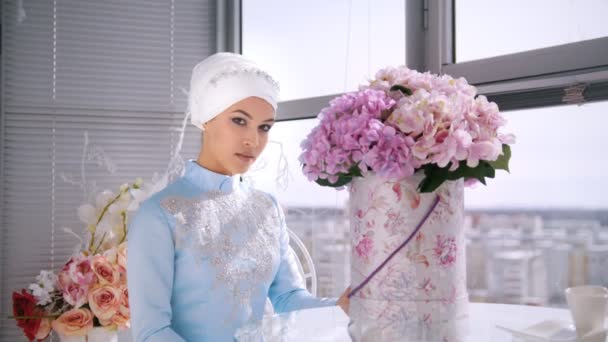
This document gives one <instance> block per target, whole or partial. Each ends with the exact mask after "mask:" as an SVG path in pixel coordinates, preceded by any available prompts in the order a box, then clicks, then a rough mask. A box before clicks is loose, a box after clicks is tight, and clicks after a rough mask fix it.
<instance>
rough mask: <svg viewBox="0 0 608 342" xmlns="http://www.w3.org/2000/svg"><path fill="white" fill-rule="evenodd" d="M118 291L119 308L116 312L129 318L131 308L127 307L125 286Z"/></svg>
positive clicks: (127, 295) (127, 290) (127, 300)
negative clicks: (119, 292)
mask: <svg viewBox="0 0 608 342" xmlns="http://www.w3.org/2000/svg"><path fill="white" fill-rule="evenodd" d="M120 291H121V296H120V307H119V309H118V310H119V311H120V313H121V314H122V315H123V316H126V317H129V316H130V315H131V308H130V306H129V289H128V288H127V286H126V285H124V286H123V287H122V288H121V289H120Z"/></svg>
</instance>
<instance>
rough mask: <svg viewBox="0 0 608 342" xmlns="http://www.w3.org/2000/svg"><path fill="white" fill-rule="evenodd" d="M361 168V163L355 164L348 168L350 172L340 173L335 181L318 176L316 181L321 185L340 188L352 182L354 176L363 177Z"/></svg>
mask: <svg viewBox="0 0 608 342" xmlns="http://www.w3.org/2000/svg"><path fill="white" fill-rule="evenodd" d="M361 176H362V175H361V169H359V165H358V164H355V165H353V166H351V167H350V169H348V173H339V174H338V180H337V181H336V182H335V183H331V182H330V181H329V180H328V179H321V178H318V179H317V180H316V181H315V182H316V183H317V184H319V185H321V186H328V187H332V188H339V187H341V186H344V185H346V184H348V183H350V182H351V181H352V180H353V178H355V177H361Z"/></svg>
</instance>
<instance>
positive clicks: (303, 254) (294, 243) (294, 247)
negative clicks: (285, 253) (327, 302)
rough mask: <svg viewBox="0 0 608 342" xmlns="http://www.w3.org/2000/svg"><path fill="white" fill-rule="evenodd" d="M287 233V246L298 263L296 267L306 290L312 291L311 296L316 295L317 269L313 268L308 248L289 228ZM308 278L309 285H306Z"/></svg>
mask: <svg viewBox="0 0 608 342" xmlns="http://www.w3.org/2000/svg"><path fill="white" fill-rule="evenodd" d="M287 233H288V234H289V247H290V251H291V252H293V253H295V255H296V258H295V259H296V261H297V263H298V269H299V270H300V273H301V274H302V278H304V284H305V286H306V288H307V289H308V291H310V293H312V295H313V296H316V295H317V271H316V269H315V264H314V263H313V261H312V257H311V256H310V253H308V249H306V246H305V245H304V243H303V242H302V240H300V238H299V237H298V236H297V235H296V233H294V232H293V231H292V230H291V229H289V228H287ZM298 252H299V253H298ZM304 265H305V266H306V267H304ZM308 279H310V286H309V285H308Z"/></svg>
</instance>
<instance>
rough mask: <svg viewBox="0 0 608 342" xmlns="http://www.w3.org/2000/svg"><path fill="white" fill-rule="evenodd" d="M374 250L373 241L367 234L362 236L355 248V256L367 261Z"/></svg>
mask: <svg viewBox="0 0 608 342" xmlns="http://www.w3.org/2000/svg"><path fill="white" fill-rule="evenodd" d="M373 248H374V241H373V240H372V239H371V238H370V237H369V235H368V234H364V235H363V238H362V239H361V240H360V241H359V243H358V244H357V246H356V247H355V251H356V252H357V255H358V256H359V257H360V258H362V259H368V258H369V257H370V255H371V252H372V250H373Z"/></svg>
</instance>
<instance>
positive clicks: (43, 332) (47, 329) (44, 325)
mask: <svg viewBox="0 0 608 342" xmlns="http://www.w3.org/2000/svg"><path fill="white" fill-rule="evenodd" d="M50 333H51V320H50V319H48V318H43V319H42V320H40V326H39V327H38V331H37V332H36V340H38V341H42V340H44V339H46V338H47V337H48V336H49V334H50Z"/></svg>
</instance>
